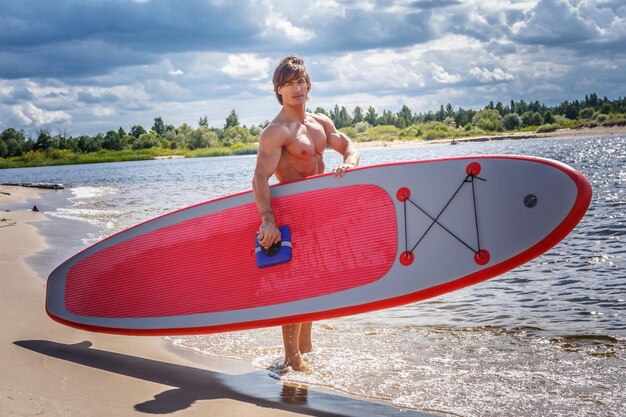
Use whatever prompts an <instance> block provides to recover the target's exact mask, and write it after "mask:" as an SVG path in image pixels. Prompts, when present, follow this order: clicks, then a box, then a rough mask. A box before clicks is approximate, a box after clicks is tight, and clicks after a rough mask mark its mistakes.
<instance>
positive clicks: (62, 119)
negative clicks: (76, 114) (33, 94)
mask: <svg viewBox="0 0 626 417" xmlns="http://www.w3.org/2000/svg"><path fill="white" fill-rule="evenodd" d="M13 114H14V115H15V117H16V118H17V119H18V120H20V121H21V122H22V123H23V124H24V125H26V126H42V127H45V126H48V125H51V124H55V123H68V122H70V121H71V120H72V116H70V115H69V114H68V113H66V112H64V111H46V110H43V109H40V108H38V107H37V106H35V105H34V104H33V103H24V104H19V105H16V106H14V107H13Z"/></svg>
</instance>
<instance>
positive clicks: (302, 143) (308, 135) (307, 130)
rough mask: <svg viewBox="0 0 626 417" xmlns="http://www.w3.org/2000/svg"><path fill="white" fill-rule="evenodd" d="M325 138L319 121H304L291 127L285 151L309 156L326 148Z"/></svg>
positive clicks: (304, 156)
mask: <svg viewBox="0 0 626 417" xmlns="http://www.w3.org/2000/svg"><path fill="white" fill-rule="evenodd" d="M326 144H327V138H326V133H325V132H324V129H323V127H322V126H321V125H320V124H319V123H305V124H302V125H300V126H298V127H297V128H296V129H293V131H292V135H291V137H290V138H289V141H288V144H287V151H288V152H289V153H290V154H292V155H293V156H295V157H299V158H311V157H313V156H314V155H315V154H321V153H323V152H324V149H325V148H326Z"/></svg>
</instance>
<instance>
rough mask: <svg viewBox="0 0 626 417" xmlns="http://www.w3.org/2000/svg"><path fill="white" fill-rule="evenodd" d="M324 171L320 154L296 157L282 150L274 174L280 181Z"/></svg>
mask: <svg viewBox="0 0 626 417" xmlns="http://www.w3.org/2000/svg"><path fill="white" fill-rule="evenodd" d="M323 172H324V158H323V156H322V154H318V153H316V154H314V155H313V156H312V157H310V158H306V159H303V158H296V157H294V156H292V155H290V154H289V153H288V152H287V151H283V154H282V155H281V157H280V161H279V162H278V167H277V168H276V172H275V174H274V175H275V176H276V179H277V180H278V181H280V182H285V181H292V180H297V179H300V178H304V177H309V176H311V175H315V174H322V173H323Z"/></svg>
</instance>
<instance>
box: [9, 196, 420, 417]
mask: <svg viewBox="0 0 626 417" xmlns="http://www.w3.org/2000/svg"><path fill="white" fill-rule="evenodd" d="M51 192H54V191H41V190H36V189H31V188H23V187H14V186H0V220H1V221H0V271H2V272H1V273H0V283H1V285H2V290H1V291H0V297H1V299H0V303H1V304H0V305H2V311H3V314H2V317H1V318H0V320H1V326H2V330H3V331H2V335H1V336H0V337H1V343H0V358H1V365H0V370H1V377H0V392H1V393H2V395H1V396H0V414H1V415H3V416H30V415H37V416H72V417H77V416H106V417H110V416H134V415H146V414H160V415H169V414H172V415H174V414H175V415H184V416H298V415H308V416H311V415H313V416H362V415H377V416H385V415H389V416H394V415H402V416H418V415H419V416H423V415H425V414H422V413H417V412H413V411H409V410H400V409H398V408H395V407H391V406H388V405H386V404H382V403H378V402H375V401H368V400H365V399H360V398H354V397H349V396H345V395H338V394H336V393H332V392H325V391H323V390H319V389H310V388H308V387H306V386H288V385H283V384H282V383H281V382H280V381H277V380H274V379H272V378H270V377H269V376H268V374H267V372H263V371H260V370H258V369H255V368H253V367H252V366H251V365H250V364H248V363H247V362H243V361H234V360H228V359H219V358H213V357H207V356H202V355H199V354H195V353H192V352H188V351H185V350H182V349H178V348H173V347H172V346H170V345H169V343H168V342H166V341H165V340H164V339H162V338H160V337H127V336H115V335H107V334H97V333H89V332H84V331H81V330H76V329H72V328H69V327H65V326H62V325H60V324H58V323H56V322H54V321H53V320H51V319H50V318H49V317H48V316H47V315H46V313H45V308H44V297H45V278H46V277H43V276H38V274H37V273H36V272H35V271H34V270H33V269H32V268H31V267H29V265H28V264H27V262H26V258H27V257H28V256H29V255H32V254H33V253H35V252H36V251H38V250H41V249H43V248H45V246H46V241H45V239H44V238H43V237H42V236H40V235H39V234H38V231H37V227H36V224H37V223H38V222H47V221H55V219H53V218H50V219H48V218H46V216H44V215H43V214H42V213H39V212H35V211H33V210H32V207H33V204H37V203H38V202H41V201H45V199H46V196H48V195H49V194H48V193H51Z"/></svg>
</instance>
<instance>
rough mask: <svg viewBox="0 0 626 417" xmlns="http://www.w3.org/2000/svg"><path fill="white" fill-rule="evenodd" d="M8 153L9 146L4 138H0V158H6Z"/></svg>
mask: <svg viewBox="0 0 626 417" xmlns="http://www.w3.org/2000/svg"><path fill="white" fill-rule="evenodd" d="M8 155H9V148H8V147H7V144H6V143H5V142H4V140H1V139H0V158H6V157H7V156H8Z"/></svg>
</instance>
